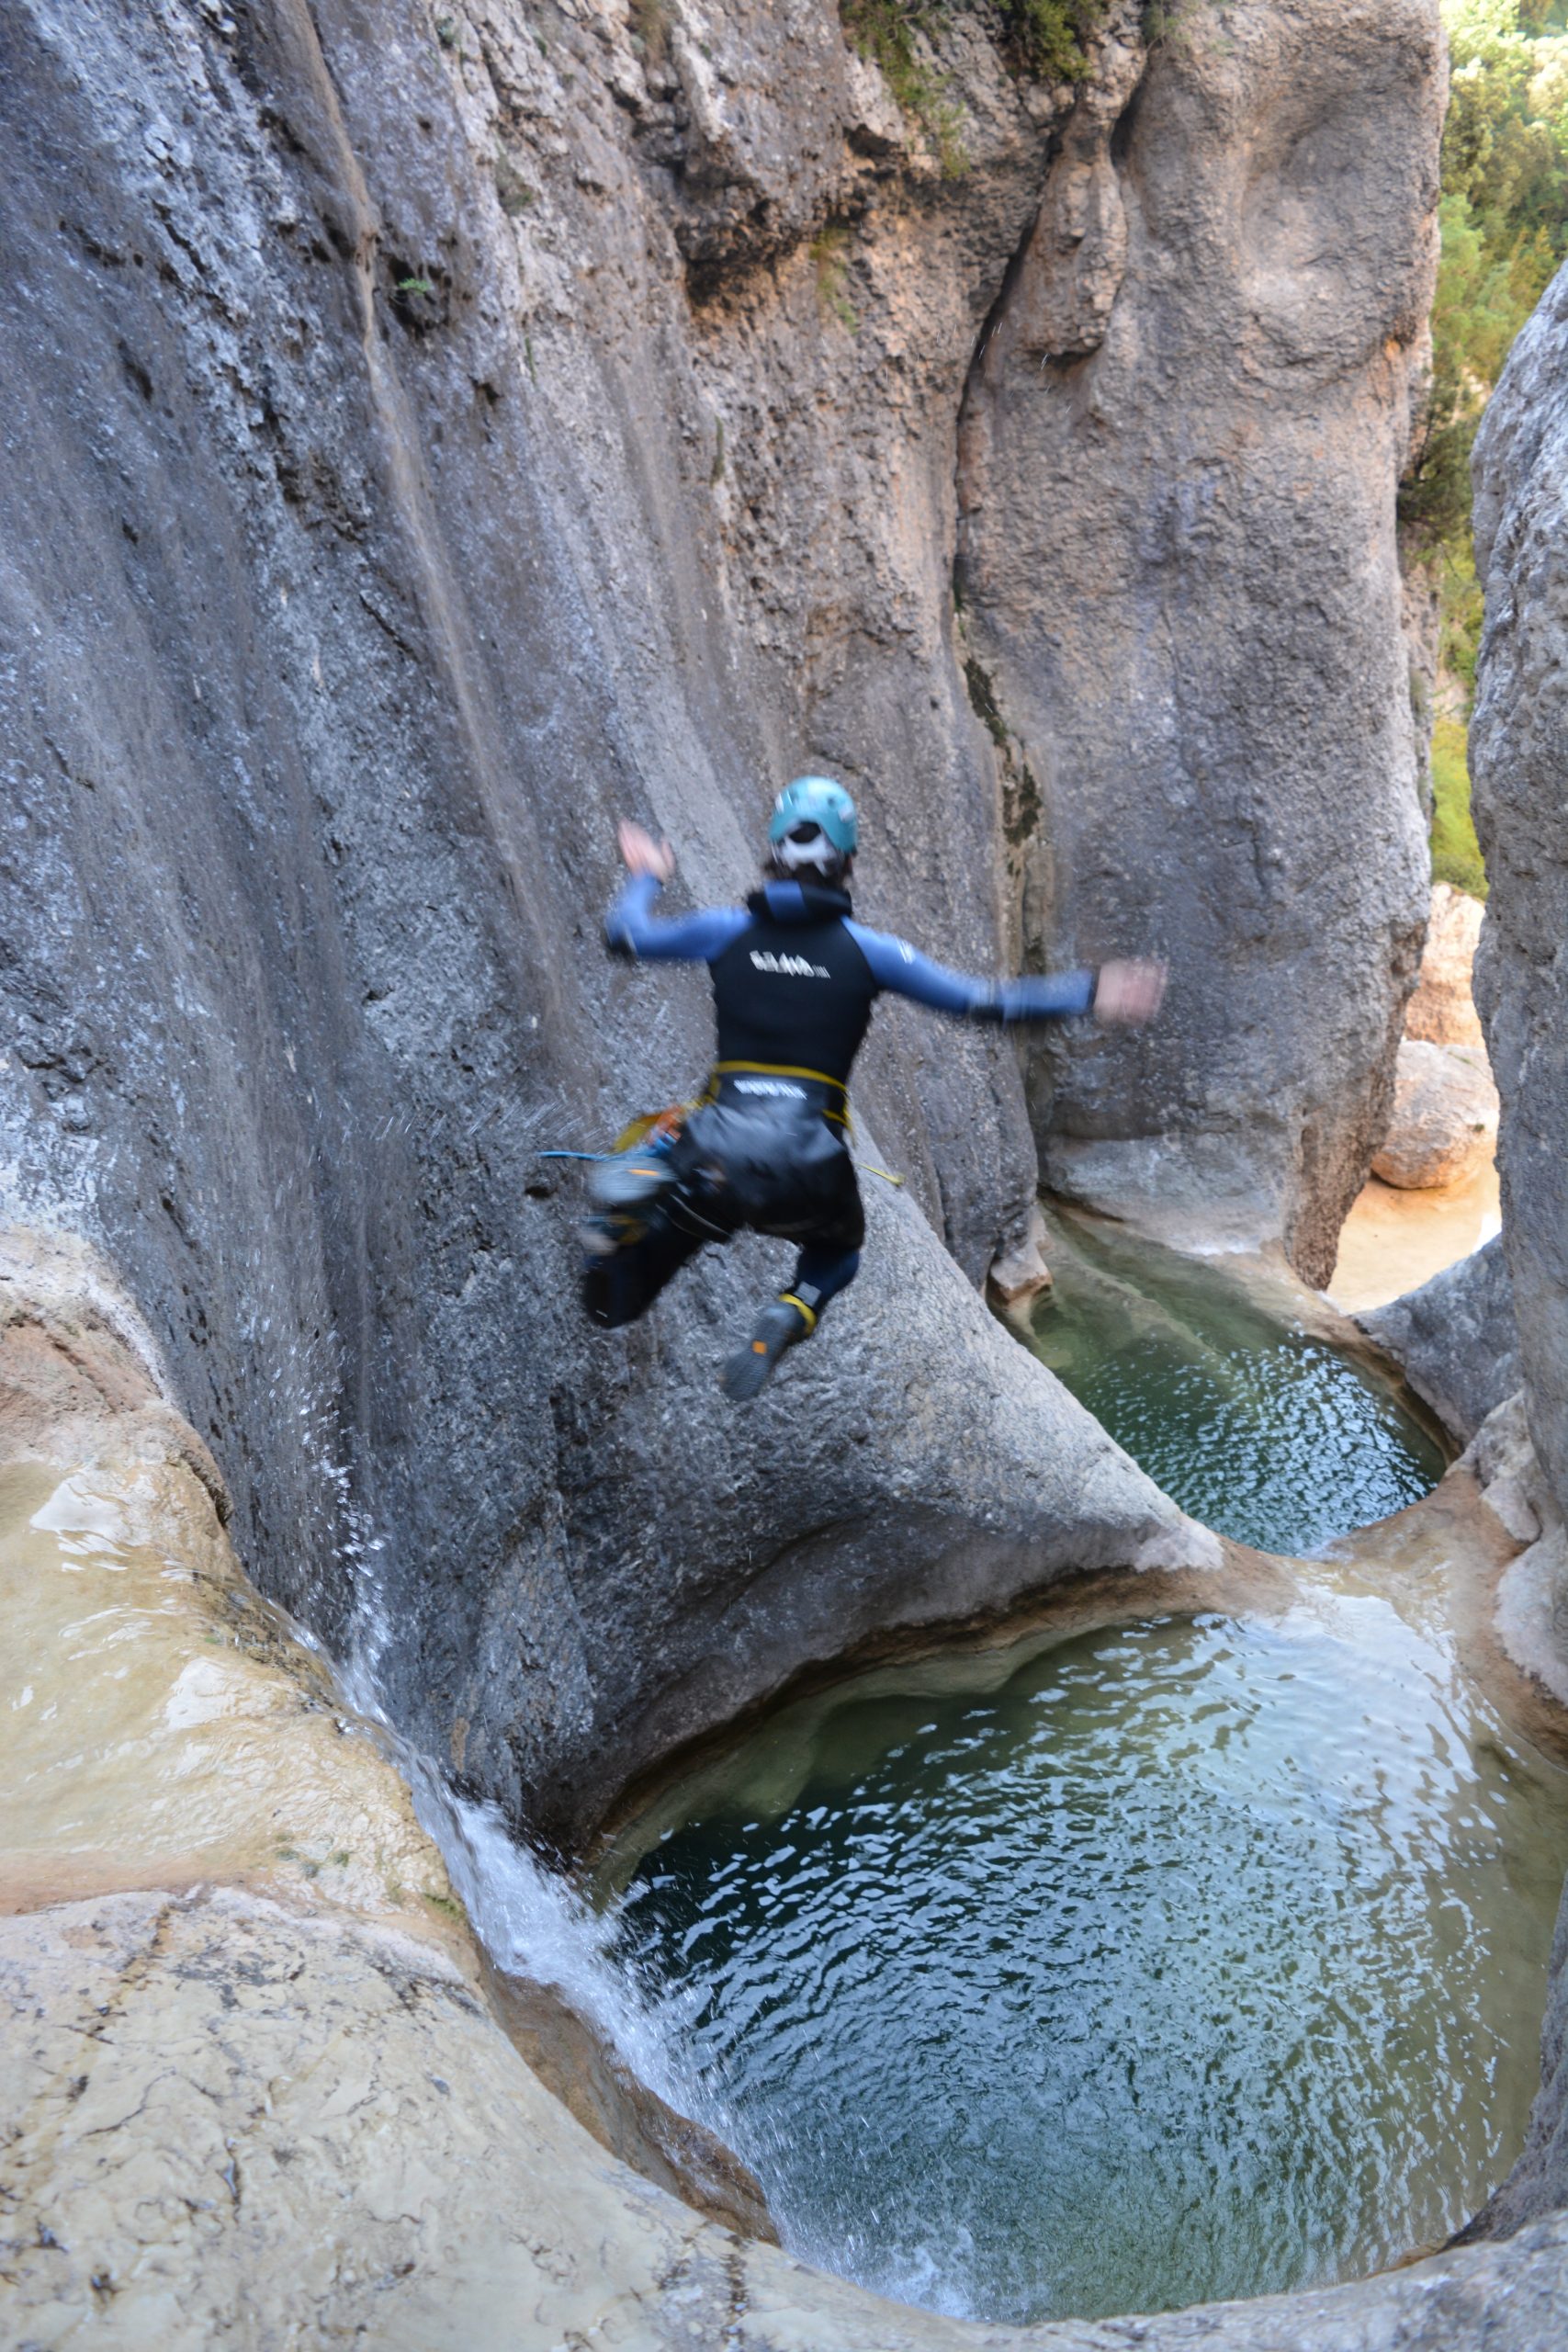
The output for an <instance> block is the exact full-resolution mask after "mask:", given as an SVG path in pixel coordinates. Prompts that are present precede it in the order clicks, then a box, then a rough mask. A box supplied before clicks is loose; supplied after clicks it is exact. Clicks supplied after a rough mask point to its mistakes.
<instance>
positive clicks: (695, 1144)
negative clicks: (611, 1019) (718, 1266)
mask: <svg viewBox="0 0 1568 2352" xmlns="http://www.w3.org/2000/svg"><path fill="white" fill-rule="evenodd" d="M753 1083H754V1081H753ZM746 1085H747V1080H745V1079H744V1078H743V1077H742V1078H738V1079H737V1078H728V1077H727V1078H725V1079H724V1080H721V1081H720V1082H719V1085H718V1088H717V1091H716V1095H715V1097H714V1099H713V1100H711V1101H705V1102H703V1103H699V1104H698V1105H697V1107H696V1109H695V1110H694V1111H693V1112H692V1114H691V1115H690V1117H689V1118H688V1119H687V1122H686V1125H685V1126H684V1127H683V1128H682V1132H681V1134H680V1135H679V1136H677V1138H676V1140H675V1142H674V1144H673V1146H672V1147H671V1151H670V1155H669V1165H670V1182H669V1183H668V1185H667V1186H666V1187H665V1189H664V1191H663V1192H662V1193H660V1195H659V1196H658V1197H657V1198H656V1199H655V1200H653V1201H652V1202H650V1203H649V1204H647V1205H646V1206H640V1207H638V1208H637V1209H636V1210H633V1211H626V1212H615V1213H614V1214H612V1215H608V1216H605V1217H604V1218H602V1219H600V1220H598V1221H597V1225H596V1229H592V1238H591V1241H590V1247H589V1250H588V1253H587V1255H586V1256H585V1258H584V1261H583V1271H582V1284H583V1298H584V1303H585V1305H586V1306H587V1308H588V1312H589V1314H590V1316H591V1317H592V1319H593V1321H594V1322H595V1323H598V1324H600V1325H602V1326H603V1327H604V1329H606V1330H616V1329H619V1328H620V1326H621V1325H622V1324H624V1323H633V1322H635V1321H636V1320H637V1317H638V1316H639V1315H641V1314H643V1313H645V1312H646V1310H647V1309H648V1308H649V1306H652V1304H653V1302H654V1300H655V1299H656V1298H657V1297H658V1296H659V1294H660V1291H661V1290H662V1289H663V1288H664V1285H665V1283H667V1282H669V1281H670V1279H671V1276H672V1275H673V1274H676V1273H678V1272H680V1270H681V1268H682V1266H683V1265H684V1264H685V1263H686V1261H687V1260H688V1259H689V1258H692V1257H694V1256H695V1254H696V1252H697V1251H698V1250H700V1249H701V1248H702V1247H703V1245H704V1243H705V1242H708V1241H718V1242H723V1241H728V1239H729V1238H730V1236H731V1235H732V1234H734V1233H738V1232H739V1231H740V1229H741V1228H742V1227H750V1228H751V1230H752V1231H753V1232H756V1233H771V1234H776V1235H777V1236H778V1237H779V1238H781V1239H782V1240H785V1241H795V1242H797V1243H798V1244H799V1245H800V1256H799V1259H798V1261H796V1265H795V1275H794V1279H793V1281H792V1283H791V1285H790V1293H789V1295H794V1296H795V1297H796V1298H798V1299H799V1300H800V1302H801V1303H802V1304H803V1305H804V1306H806V1307H807V1309H808V1311H809V1315H810V1317H811V1320H812V1322H813V1324H815V1320H816V1317H818V1315H819V1314H820V1313H821V1311H822V1309H823V1308H824V1307H825V1306H827V1304H828V1302H829V1299H830V1298H832V1297H834V1296H836V1295H837V1294H838V1293H839V1292H840V1291H841V1290H843V1289H845V1288H846V1287H847V1286H848V1284H849V1283H852V1281H853V1280H854V1278H855V1274H856V1272H858V1271H859V1267H860V1251H861V1244H862V1243H863V1240H864V1239H865V1212H864V1210H863V1207H862V1205H861V1197H860V1186H859V1184H858V1183H857V1182H856V1180H855V1164H854V1161H853V1159H852V1157H851V1155H850V1148H849V1143H848V1140H847V1137H846V1134H845V1129H844V1127H843V1125H842V1123H841V1121H840V1120H838V1119H835V1118H833V1117H831V1116H829V1109H830V1108H833V1109H836V1108H837V1107H839V1105H840V1103H841V1100H842V1098H841V1096H840V1095H839V1094H838V1093H837V1092H836V1091H833V1092H829V1089H828V1088H826V1087H824V1086H818V1085H815V1084H813V1083H811V1082H809V1081H807V1080H791V1081H790V1082H789V1084H788V1085H787V1086H785V1085H782V1084H781V1085H779V1086H776V1087H774V1088H773V1089H772V1090H771V1091H767V1092H762V1091H760V1090H759V1091H753V1092H747V1091H743V1089H744V1088H745V1087H746ZM595 1243H597V1244H598V1245H599V1246H598V1247H597V1248H595V1247H594V1246H593V1245H594V1244H595Z"/></svg>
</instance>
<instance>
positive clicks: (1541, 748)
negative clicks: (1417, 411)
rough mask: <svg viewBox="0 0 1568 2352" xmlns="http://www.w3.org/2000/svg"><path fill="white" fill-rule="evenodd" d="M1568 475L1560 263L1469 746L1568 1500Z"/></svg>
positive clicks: (1517, 1150)
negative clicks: (1567, 1152) (1566, 1147)
mask: <svg viewBox="0 0 1568 2352" xmlns="http://www.w3.org/2000/svg"><path fill="white" fill-rule="evenodd" d="M1565 484H1568V273H1564V272H1559V274H1558V276H1557V277H1556V278H1555V279H1554V280H1553V282H1552V284H1551V287H1550V288H1549V289H1548V291H1547V293H1546V295H1545V297H1544V298H1543V300H1542V301H1541V304H1540V308H1539V310H1538V311H1536V313H1535V315H1534V317H1533V318H1532V319H1531V320H1530V321H1529V324H1528V325H1527V326H1526V328H1525V330H1524V332H1523V334H1521V335H1520V336H1519V339H1518V341H1517V344H1516V345H1515V346H1514V350H1513V355H1512V356H1511V357H1510V359H1509V361H1508V365H1507V367H1506V369H1505V371H1504V375H1503V379H1502V382H1501V383H1500V384H1499V385H1498V387H1497V390H1496V392H1495V395H1494V397H1493V400H1492V401H1491V403H1490V405H1489V406H1488V408H1487V412H1486V416H1485V419H1484V421H1483V425H1482V429H1481V434H1480V435H1479V437H1478V439H1477V442H1476V449H1475V491H1476V496H1475V544H1476V565H1477V569H1478V571H1479V573H1480V576H1481V578H1482V580H1483V583H1484V586H1485V591H1486V626H1485V631H1484V634H1483V639H1482V647H1481V656H1480V661H1479V662H1478V665H1477V671H1476V686H1477V695H1476V707H1475V718H1474V723H1473V725H1472V729H1471V752H1470V756H1471V766H1472V776H1473V780H1474V805H1475V821H1476V831H1477V832H1478V833H1479V835H1480V838H1481V842H1482V846H1483V851H1484V854H1485V858H1486V875H1487V881H1488V885H1489V895H1488V898H1487V902H1486V920H1485V922H1484V923H1483V926H1482V933H1481V945H1480V949H1479V952H1478V954H1477V957H1476V969H1475V994H1476V1001H1477V1005H1478V1007H1479V1009H1480V1012H1481V1017H1482V1021H1483V1024H1484V1026H1485V1030H1486V1043H1487V1048H1488V1051H1489V1053H1490V1055H1491V1058H1492V1067H1493V1070H1494V1072H1495V1076H1496V1080H1497V1085H1498V1091H1499V1092H1500V1093H1501V1095H1502V1099H1503V1115H1502V1122H1501V1126H1500V1130H1499V1136H1498V1153H1497V1157H1498V1168H1499V1172H1500V1176H1501V1181H1502V1194H1503V1246H1504V1249H1505V1250H1506V1255H1507V1260H1508V1271H1509V1273H1510V1275H1511V1276H1512V1279H1513V1293H1514V1306H1515V1313H1516V1315H1517V1320H1518V1329H1519V1352H1520V1357H1521V1361H1522V1363H1523V1367H1524V1372H1525V1378H1526V1385H1527V1389H1528V1394H1529V1418H1530V1429H1531V1433H1532V1435H1533V1437H1534V1440H1535V1444H1536V1450H1537V1453H1539V1455H1540V1460H1541V1462H1542V1464H1544V1466H1545V1468H1546V1470H1547V1473H1548V1475H1549V1476H1550V1477H1551V1481H1552V1484H1553V1487H1554V1488H1555V1490H1556V1493H1557V1496H1558V1498H1559V1500H1560V1501H1561V1502H1562V1503H1563V1504H1564V1505H1568V1159H1565V1158H1564V1151H1563V1141H1564V1137H1565V1136H1568V964H1565V960H1564V959H1565V949H1564V941H1565V940H1568V489H1565ZM1565 1632H1568V1628H1565ZM1564 1647H1565V1649H1568V1641H1565V1644H1564Z"/></svg>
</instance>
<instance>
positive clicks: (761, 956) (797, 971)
mask: <svg viewBox="0 0 1568 2352" xmlns="http://www.w3.org/2000/svg"><path fill="white" fill-rule="evenodd" d="M751 961H752V963H753V964H755V966H756V967H757V969H758V971H759V972H783V973H784V976H785V978H788V979H792V980H825V979H826V978H828V967H827V965H826V964H810V963H807V959H806V957H805V956H775V955H774V954H773V951H772V949H771V948H767V947H761V948H758V947H753V948H752V950H751Z"/></svg>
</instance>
